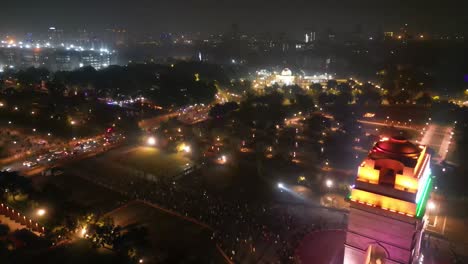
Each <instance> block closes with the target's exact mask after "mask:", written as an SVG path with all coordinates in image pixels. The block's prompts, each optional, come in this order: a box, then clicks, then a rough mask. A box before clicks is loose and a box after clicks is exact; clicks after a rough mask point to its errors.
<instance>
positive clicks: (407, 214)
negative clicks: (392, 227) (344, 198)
mask: <svg viewBox="0 0 468 264" xmlns="http://www.w3.org/2000/svg"><path fill="white" fill-rule="evenodd" d="M350 200H351V201H353V202H356V203H360V204H363V205H368V206H371V207H379V208H380V209H382V210H385V211H390V212H392V213H398V214H401V215H406V216H409V217H414V215H413V214H409V213H405V212H402V211H397V210H394V209H390V208H387V207H382V206H379V205H377V204H375V203H369V202H365V201H361V200H358V199H354V198H353V197H350Z"/></svg>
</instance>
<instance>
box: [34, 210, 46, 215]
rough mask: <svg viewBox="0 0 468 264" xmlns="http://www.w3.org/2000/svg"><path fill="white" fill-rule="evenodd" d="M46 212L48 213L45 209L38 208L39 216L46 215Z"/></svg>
mask: <svg viewBox="0 0 468 264" xmlns="http://www.w3.org/2000/svg"><path fill="white" fill-rule="evenodd" d="M45 213H46V210H44V209H38V210H37V211H36V214H37V216H44V215H45Z"/></svg>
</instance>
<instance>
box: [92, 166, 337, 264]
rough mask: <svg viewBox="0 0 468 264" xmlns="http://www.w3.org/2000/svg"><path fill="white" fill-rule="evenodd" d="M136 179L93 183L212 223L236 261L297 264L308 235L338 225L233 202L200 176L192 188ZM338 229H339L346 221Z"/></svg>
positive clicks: (296, 211) (100, 178) (279, 207)
mask: <svg viewBox="0 0 468 264" xmlns="http://www.w3.org/2000/svg"><path fill="white" fill-rule="evenodd" d="M83 176H85V175H83ZM132 176H134V177H128V178H127V177H113V176H110V175H109V174H102V173H96V174H94V175H92V176H91V175H90V176H89V177H90V178H89V180H92V181H94V182H96V183H98V184H100V185H103V186H105V187H107V188H111V189H113V190H115V191H118V192H120V193H122V194H124V195H125V196H127V197H130V198H135V199H140V200H145V201H148V202H151V203H154V204H157V205H160V206H162V207H165V208H167V209H171V210H173V211H175V212H177V213H179V214H182V215H185V216H187V217H191V218H193V219H195V220H197V221H199V222H202V223H205V224H207V225H208V226H210V227H211V228H212V229H213V230H214V231H213V234H212V239H213V240H214V241H215V242H216V243H217V244H218V245H219V246H220V247H221V248H222V249H223V250H224V252H225V253H226V254H227V255H228V256H229V257H231V258H232V260H234V261H235V262H245V261H247V262H253V261H254V262H259V261H260V260H261V261H262V262H264V263H278V262H280V263H288V262H293V261H294V255H295V250H296V249H297V247H298V245H299V242H300V241H301V240H302V238H303V237H304V236H305V235H306V234H308V233H310V232H311V231H313V230H317V229H322V228H328V227H332V226H330V223H328V222H327V221H325V220H324V219H321V218H320V219H315V221H312V220H311V219H309V218H307V217H304V212H303V211H304V210H305V209H304V208H303V207H300V206H299V208H295V206H294V205H287V204H278V203H274V202H264V203H262V202H252V201H247V200H246V198H243V197H239V198H238V199H236V200H229V199H227V198H226V197H222V196H221V195H220V194H218V193H213V192H210V191H209V190H207V189H206V188H204V186H203V183H202V181H201V180H197V179H199V175H198V173H197V172H195V173H193V174H191V175H190V179H192V180H193V181H192V180H191V183H190V184H184V178H182V179H180V180H178V181H173V180H172V179H170V180H169V178H167V179H168V180H159V181H157V182H155V181H148V180H147V179H145V177H144V175H143V174H141V172H138V171H135V172H134V175H132ZM85 177H87V176H85ZM196 185H198V186H196ZM285 195H287V194H285ZM296 207H297V205H296ZM327 224H328V226H327ZM333 225H334V226H333V227H339V225H340V223H335V224H333Z"/></svg>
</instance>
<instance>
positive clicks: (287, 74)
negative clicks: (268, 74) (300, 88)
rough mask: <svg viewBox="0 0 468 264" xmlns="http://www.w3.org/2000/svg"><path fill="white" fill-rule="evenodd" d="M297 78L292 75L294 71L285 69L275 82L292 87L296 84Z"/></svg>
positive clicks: (276, 77)
mask: <svg viewBox="0 0 468 264" xmlns="http://www.w3.org/2000/svg"><path fill="white" fill-rule="evenodd" d="M295 78H296V77H295V76H294V75H293V74H292V71H291V70H290V69H289V68H284V69H283V70H282V71H281V74H277V75H276V76H275V81H276V83H278V84H280V85H281V84H284V85H292V84H294V80H295Z"/></svg>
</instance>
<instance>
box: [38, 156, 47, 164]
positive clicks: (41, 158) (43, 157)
mask: <svg viewBox="0 0 468 264" xmlns="http://www.w3.org/2000/svg"><path fill="white" fill-rule="evenodd" d="M45 159H47V156H45V155H40V156H38V157H37V158H36V161H37V162H40V161H43V160H45Z"/></svg>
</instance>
